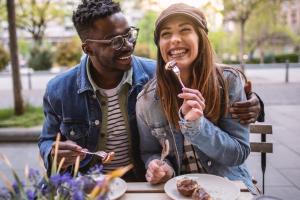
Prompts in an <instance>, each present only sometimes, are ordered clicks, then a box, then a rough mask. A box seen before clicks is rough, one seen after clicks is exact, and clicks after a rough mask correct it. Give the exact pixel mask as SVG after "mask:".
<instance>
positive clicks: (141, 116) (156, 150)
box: [136, 70, 256, 193]
mask: <svg viewBox="0 0 300 200" xmlns="http://www.w3.org/2000/svg"><path fill="white" fill-rule="evenodd" d="M223 75H224V77H225V80H226V82H227V85H228V91H229V103H230V105H231V104H232V103H233V102H237V101H243V100H246V96H245V93H244V89H243V86H242V81H241V79H240V76H239V74H237V73H236V72H235V71H234V70H224V71H223ZM136 114H137V122H138V128H139V133H140V149H141V156H142V159H143V161H144V162H145V164H146V168H147V166H148V164H149V162H150V161H152V160H153V159H159V158H160V153H161V150H162V148H161V145H160V143H159V140H160V139H161V138H167V139H168V140H169V142H170V154H169V156H168V157H167V162H168V163H169V164H170V165H171V166H172V167H173V169H174V170H175V173H176V175H179V174H180V171H181V169H180V167H181V161H182V157H183V140H184V137H185V139H187V140H189V141H190V142H191V143H192V144H193V145H194V146H195V147H196V148H195V149H196V152H197V154H198V156H199V158H200V162H201V165H202V166H203V167H204V168H205V169H206V171H207V173H209V174H215V175H219V176H222V177H227V178H229V179H231V180H242V181H243V182H244V183H245V184H246V185H247V186H248V188H249V189H250V190H251V191H252V192H254V193H256V189H255V188H254V186H253V184H252V181H251V176H250V174H249V172H248V169H247V167H246V165H245V163H244V162H245V160H246V158H247V157H248V155H249V153H250V145H249V128H248V126H247V125H242V124H240V123H239V122H238V121H236V120H234V119H232V118H231V115H229V114H227V115H226V116H225V117H222V118H221V119H220V121H219V123H218V126H216V125H214V124H213V123H212V122H210V121H209V120H208V119H207V118H205V116H203V117H201V118H200V120H198V121H196V122H187V121H185V120H181V121H180V122H179V123H180V130H176V129H175V128H174V126H173V125H172V124H170V123H168V121H167V120H166V117H165V115H164V113H163V109H162V106H161V104H160V100H159V98H158V96H157V93H156V80H155V79H154V80H152V81H151V82H149V83H148V85H147V86H146V89H144V90H143V91H142V92H141V93H140V94H139V96H138V100H137V104H136ZM181 133H183V134H181Z"/></svg>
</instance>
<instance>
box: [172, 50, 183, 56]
mask: <svg viewBox="0 0 300 200" xmlns="http://www.w3.org/2000/svg"><path fill="white" fill-rule="evenodd" d="M185 52H186V50H185V49H180V50H179V49H176V50H172V51H171V52H170V53H171V55H177V54H183V53H185Z"/></svg>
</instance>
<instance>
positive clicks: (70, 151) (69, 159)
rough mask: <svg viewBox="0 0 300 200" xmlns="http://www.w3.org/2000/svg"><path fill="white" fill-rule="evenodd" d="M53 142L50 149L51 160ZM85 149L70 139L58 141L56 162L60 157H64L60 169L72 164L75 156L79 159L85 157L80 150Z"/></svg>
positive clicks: (58, 161) (52, 156)
mask: <svg viewBox="0 0 300 200" xmlns="http://www.w3.org/2000/svg"><path fill="white" fill-rule="evenodd" d="M55 143H56V142H54V143H53V144H52V149H51V158H52V160H53V158H54V150H55ZM82 150H86V149H83V148H82V147H80V146H79V145H77V144H76V143H75V142H73V141H71V140H67V141H63V142H62V141H60V142H59V146H58V152H57V164H59V163H60V161H61V159H62V158H65V161H64V163H63V165H62V169H66V168H67V167H69V166H70V165H74V164H75V161H76V157H77V156H80V160H82V159H84V158H85V153H82V152H80V151H82Z"/></svg>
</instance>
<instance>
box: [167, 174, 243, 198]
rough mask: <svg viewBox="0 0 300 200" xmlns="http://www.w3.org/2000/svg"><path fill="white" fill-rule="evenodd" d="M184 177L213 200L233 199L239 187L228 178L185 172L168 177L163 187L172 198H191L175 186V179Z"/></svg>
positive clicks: (238, 191)
mask: <svg viewBox="0 0 300 200" xmlns="http://www.w3.org/2000/svg"><path fill="white" fill-rule="evenodd" d="M184 177H189V178H192V179H193V180H195V181H197V182H198V184H199V185H200V186H201V187H203V188H204V189H205V190H206V192H207V193H209V194H210V196H211V197H212V199H213V200H235V199H237V198H238V196H239V194H240V189H239V188H238V187H237V186H236V185H235V184H234V183H233V182H231V181H230V180H228V179H225V178H223V177H220V176H215V175H211V174H185V175H181V176H177V177H174V178H172V179H170V180H169V181H168V182H167V183H166V184H165V187H164V190H165V192H166V194H167V195H168V196H169V197H171V198H172V199H176V200H177V199H182V200H183V199H192V198H191V197H185V196H183V195H181V194H180V193H179V192H178V190H177V186H176V182H177V180H180V179H182V178H184Z"/></svg>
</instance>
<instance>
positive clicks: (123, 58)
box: [119, 56, 131, 60]
mask: <svg viewBox="0 0 300 200" xmlns="http://www.w3.org/2000/svg"><path fill="white" fill-rule="evenodd" d="M130 57H131V56H126V57H120V58H119V59H120V60H126V59H129V58H130Z"/></svg>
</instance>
